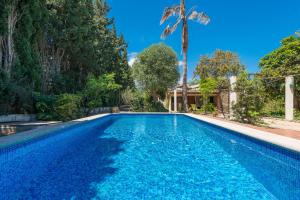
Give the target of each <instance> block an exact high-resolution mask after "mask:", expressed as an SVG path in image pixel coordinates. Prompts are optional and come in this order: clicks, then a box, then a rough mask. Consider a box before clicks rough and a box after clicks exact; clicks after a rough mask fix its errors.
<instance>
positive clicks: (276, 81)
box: [260, 36, 300, 97]
mask: <svg viewBox="0 0 300 200" xmlns="http://www.w3.org/2000/svg"><path fill="white" fill-rule="evenodd" d="M260 67H261V73H260V75H261V76H262V77H263V82H264V84H265V87H266V88H267V91H268V93H269V94H270V95H271V97H274V96H278V95H279V94H282V96H283V94H284V76H288V75H299V74H300V36H299V37H298V36H290V37H287V38H284V39H283V40H282V41H281V46H280V47H279V48H277V49H275V50H274V51H272V52H271V53H269V54H267V55H266V56H265V57H263V58H262V59H261V60H260ZM298 83H299V81H298ZM279 91H280V92H279Z"/></svg>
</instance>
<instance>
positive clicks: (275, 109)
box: [262, 98, 285, 117]
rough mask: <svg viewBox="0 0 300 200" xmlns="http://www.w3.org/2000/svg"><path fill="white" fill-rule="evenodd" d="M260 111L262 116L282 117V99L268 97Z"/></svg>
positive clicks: (283, 111)
mask: <svg viewBox="0 0 300 200" xmlns="http://www.w3.org/2000/svg"><path fill="white" fill-rule="evenodd" d="M262 113H263V115H264V116H269V117H282V116H284V113H285V110H284V99H283V98H278V99H269V100H268V101H267V102H266V103H265V104H264V107H263V110H262Z"/></svg>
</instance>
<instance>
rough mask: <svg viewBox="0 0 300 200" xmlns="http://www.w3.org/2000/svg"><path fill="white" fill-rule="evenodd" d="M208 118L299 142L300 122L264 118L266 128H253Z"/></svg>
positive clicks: (219, 118) (252, 126)
mask: <svg viewBox="0 0 300 200" xmlns="http://www.w3.org/2000/svg"><path fill="white" fill-rule="evenodd" d="M205 117H209V118H213V119H216V120H220V121H226V122H229V123H233V124H238V125H241V126H245V127H249V128H254V129H257V130H261V131H266V132H269V133H273V134H276V135H282V136H286V137H290V138H294V139H298V140H300V122H293V121H286V120H282V119H274V118H264V119H263V120H264V122H265V123H266V126H254V125H250V124H243V123H239V122H235V121H230V120H227V119H224V118H221V117H217V118H216V117H210V116H205Z"/></svg>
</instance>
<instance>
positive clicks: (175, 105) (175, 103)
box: [174, 88, 177, 112]
mask: <svg viewBox="0 0 300 200" xmlns="http://www.w3.org/2000/svg"><path fill="white" fill-rule="evenodd" d="M174 112H177V88H175V90H174Z"/></svg>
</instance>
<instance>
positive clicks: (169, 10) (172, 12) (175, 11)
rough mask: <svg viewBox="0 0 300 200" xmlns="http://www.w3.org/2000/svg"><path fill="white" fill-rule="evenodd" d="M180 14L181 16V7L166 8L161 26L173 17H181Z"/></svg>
mask: <svg viewBox="0 0 300 200" xmlns="http://www.w3.org/2000/svg"><path fill="white" fill-rule="evenodd" d="M179 14H180V6H172V7H168V8H166V9H165V10H164V13H163V16H162V18H161V20H160V25H162V24H163V23H164V22H165V21H166V20H167V19H169V18H170V17H171V16H174V15H179Z"/></svg>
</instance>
